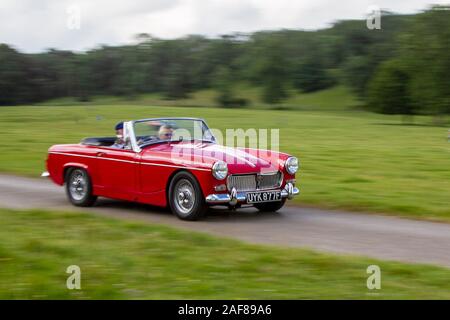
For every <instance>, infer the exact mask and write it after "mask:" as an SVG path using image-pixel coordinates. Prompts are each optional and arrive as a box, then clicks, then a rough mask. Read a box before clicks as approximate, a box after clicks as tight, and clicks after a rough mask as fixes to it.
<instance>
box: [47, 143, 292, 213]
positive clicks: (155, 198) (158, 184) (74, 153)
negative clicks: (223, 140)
mask: <svg viewBox="0 0 450 320" xmlns="http://www.w3.org/2000/svg"><path fill="white" fill-rule="evenodd" d="M288 157H289V155H288V154H285V153H278V152H275V151H265V150H257V149H239V148H228V147H224V146H221V145H218V144H215V143H208V142H206V143H204V142H170V143H169V142H167V143H159V144H155V145H151V146H148V147H145V148H144V149H143V150H142V151H141V152H134V151H133V150H123V149H114V148H111V147H102V146H92V145H83V144H67V145H55V146H52V147H51V148H50V149H49V155H48V159H47V171H48V172H49V175H50V177H51V179H52V180H53V181H54V182H55V183H56V184H59V185H63V184H64V177H65V172H66V170H67V168H69V167H80V168H83V169H85V170H87V172H88V174H89V176H90V177H91V181H92V185H93V193H94V194H95V195H97V196H103V197H108V198H115V199H122V200H128V201H137V202H141V203H147V204H151V205H156V206H166V205H167V188H168V185H169V183H170V178H171V177H172V176H173V175H174V174H175V173H176V172H178V171H180V170H186V171H189V172H190V173H192V174H193V175H194V176H195V177H196V179H197V180H198V182H199V184H200V186H201V189H202V192H203V195H204V196H206V195H208V194H212V193H226V192H227V191H226V190H224V191H221V192H218V191H215V189H214V187H215V186H217V185H221V184H226V181H227V180H226V179H225V180H221V181H219V180H217V179H215V178H214V177H213V176H212V174H211V168H212V166H213V164H214V162H216V161H217V160H224V161H226V162H227V163H228V171H229V174H247V173H261V172H274V171H278V170H280V171H282V172H283V175H284V179H283V185H282V187H283V186H284V185H285V183H286V180H288V179H293V178H294V176H293V175H289V174H288V173H287V172H286V170H285V169H284V168H283V164H284V161H285V160H286V159H287V158H288Z"/></svg>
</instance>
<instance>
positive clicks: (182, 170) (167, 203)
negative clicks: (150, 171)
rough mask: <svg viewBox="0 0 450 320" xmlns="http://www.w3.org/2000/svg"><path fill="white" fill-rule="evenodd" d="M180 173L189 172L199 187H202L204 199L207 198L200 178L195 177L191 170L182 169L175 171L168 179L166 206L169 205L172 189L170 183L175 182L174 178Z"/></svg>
mask: <svg viewBox="0 0 450 320" xmlns="http://www.w3.org/2000/svg"><path fill="white" fill-rule="evenodd" d="M180 172H187V173H189V174H191V175H192V176H193V177H194V179H195V180H196V181H197V183H198V185H199V186H200V192H201V193H202V195H203V197H205V195H204V192H203V188H202V184H201V183H200V180H199V179H198V177H197V176H196V175H195V173H193V172H192V171H191V170H189V169H184V168H180V169H177V170H175V171H174V172H172V173H171V174H170V176H169V177H168V178H167V182H166V189H165V190H166V205H167V206H168V205H169V191H170V190H169V188H170V183H171V182H172V180H173V177H175V175H177V174H178V173H180Z"/></svg>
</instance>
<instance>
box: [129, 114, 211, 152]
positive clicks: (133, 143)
mask: <svg viewBox="0 0 450 320" xmlns="http://www.w3.org/2000/svg"><path fill="white" fill-rule="evenodd" d="M162 120H192V121H201V122H202V125H203V128H202V130H203V132H202V134H204V133H205V132H206V131H209V132H210V134H211V137H212V140H203V139H202V141H203V142H211V143H216V138H215V137H214V135H213V134H212V132H211V130H210V129H209V127H208V125H207V124H206V122H205V120H203V119H201V118H183V117H168V118H149V119H140V120H133V121H126V122H124V125H123V127H124V137H125V141H127V140H126V139H129V140H130V144H131V148H132V149H133V151H134V152H136V153H139V152H141V151H142V148H141V147H140V146H139V145H138V143H137V140H136V135H135V132H134V125H135V124H136V123H140V122H147V121H162ZM174 141H179V140H161V141H155V142H153V143H148V144H145V145H143V147H146V146H149V145H152V144H155V143H164V142H174Z"/></svg>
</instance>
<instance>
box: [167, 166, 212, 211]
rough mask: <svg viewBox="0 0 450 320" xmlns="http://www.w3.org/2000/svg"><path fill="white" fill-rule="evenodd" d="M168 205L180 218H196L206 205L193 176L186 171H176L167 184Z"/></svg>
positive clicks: (205, 208)
mask: <svg viewBox="0 0 450 320" xmlns="http://www.w3.org/2000/svg"><path fill="white" fill-rule="evenodd" d="M169 206H170V209H171V210H172V212H173V213H174V214H175V215H176V216H177V217H178V218H180V219H182V220H198V219H199V218H201V217H203V216H204V214H205V213H206V211H207V209H208V207H207V206H206V204H205V200H204V198H203V193H202V190H201V188H200V185H199V183H198V182H197V179H195V177H194V176H193V175H192V174H191V173H189V172H186V171H181V172H178V173H177V174H176V175H175V176H174V177H173V178H172V180H171V182H170V185H169Z"/></svg>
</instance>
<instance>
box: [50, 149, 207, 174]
mask: <svg viewBox="0 0 450 320" xmlns="http://www.w3.org/2000/svg"><path fill="white" fill-rule="evenodd" d="M49 153H52V154H61V155H65V156H75V157H81V158H93V159H99V160H100V159H101V160H109V161H118V162H127V163H134V164H143V165H147V166H159V167H169V168H180V169H189V170H199V171H211V169H205V168H195V167H183V166H175V165H170V164H162V163H148V162H137V161H130V160H122V159H112V158H102V157H95V156H87V155H82V154H76V153H66V152H54V151H52V152H49Z"/></svg>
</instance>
